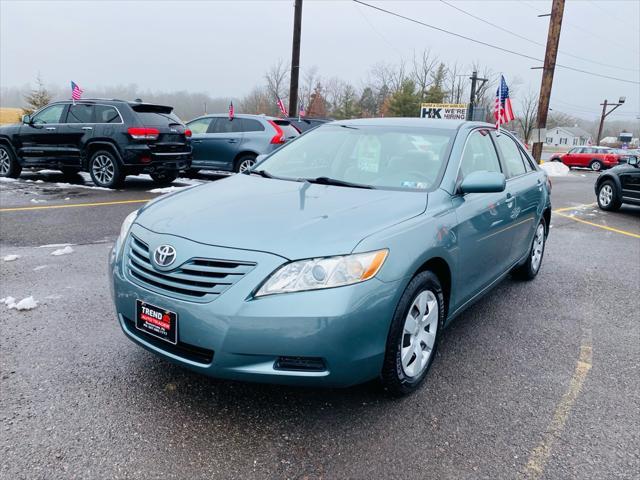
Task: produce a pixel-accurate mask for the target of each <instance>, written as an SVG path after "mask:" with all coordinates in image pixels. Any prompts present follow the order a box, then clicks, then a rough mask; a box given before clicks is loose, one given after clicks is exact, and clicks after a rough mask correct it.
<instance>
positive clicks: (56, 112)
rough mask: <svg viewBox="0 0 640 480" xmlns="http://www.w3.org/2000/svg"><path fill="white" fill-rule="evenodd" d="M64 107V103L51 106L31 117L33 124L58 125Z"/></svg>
mask: <svg viewBox="0 0 640 480" xmlns="http://www.w3.org/2000/svg"><path fill="white" fill-rule="evenodd" d="M65 107H66V105H65V104H64V103H59V104H57V105H51V106H50V107H47V108H45V109H44V110H42V111H41V112H40V113H38V114H37V115H36V116H35V117H33V123H35V124H44V123H60V117H62V112H64V109H65Z"/></svg>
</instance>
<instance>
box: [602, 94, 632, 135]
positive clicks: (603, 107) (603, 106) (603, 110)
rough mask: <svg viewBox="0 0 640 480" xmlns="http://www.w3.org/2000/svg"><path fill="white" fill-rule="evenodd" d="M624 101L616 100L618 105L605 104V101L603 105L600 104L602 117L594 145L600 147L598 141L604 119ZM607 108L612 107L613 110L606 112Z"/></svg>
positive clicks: (623, 99) (624, 98) (623, 98)
mask: <svg viewBox="0 0 640 480" xmlns="http://www.w3.org/2000/svg"><path fill="white" fill-rule="evenodd" d="M625 100H626V97H620V100H618V103H609V102H607V100H605V101H604V103H601V104H600V105H602V115H601V116H600V127H599V128H598V139H597V140H596V145H600V140H601V139H602V129H603V128H604V119H605V118H607V117H608V116H609V114H610V113H611V112H613V111H614V110H615V109H616V108H618V107H619V106H620V105H622V104H623V103H624V101H625ZM607 107H613V108H612V109H611V110H609V111H608V112H607Z"/></svg>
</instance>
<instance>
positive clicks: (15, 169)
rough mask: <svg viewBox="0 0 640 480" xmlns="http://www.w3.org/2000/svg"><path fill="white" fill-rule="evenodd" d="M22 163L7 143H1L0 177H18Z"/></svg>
mask: <svg viewBox="0 0 640 480" xmlns="http://www.w3.org/2000/svg"><path fill="white" fill-rule="evenodd" d="M20 173H22V165H20V163H19V162H18V159H17V158H16V156H15V155H14V154H13V152H12V151H11V149H10V148H9V147H7V146H6V145H0V177H8V178H18V177H19V176H20Z"/></svg>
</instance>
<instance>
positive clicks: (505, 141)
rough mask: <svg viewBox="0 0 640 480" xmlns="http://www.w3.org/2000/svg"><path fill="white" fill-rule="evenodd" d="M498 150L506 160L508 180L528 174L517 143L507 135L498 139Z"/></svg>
mask: <svg viewBox="0 0 640 480" xmlns="http://www.w3.org/2000/svg"><path fill="white" fill-rule="evenodd" d="M496 143H497V144H498V148H499V149H500V152H501V153H502V158H504V163H505V168H506V170H507V178H511V177H517V176H518V175H522V174H523V173H525V172H526V169H525V166H524V162H523V160H522V155H521V154H520V149H519V148H518V145H516V142H514V141H513V140H512V139H511V138H509V137H507V136H506V135H500V136H499V137H497V138H496Z"/></svg>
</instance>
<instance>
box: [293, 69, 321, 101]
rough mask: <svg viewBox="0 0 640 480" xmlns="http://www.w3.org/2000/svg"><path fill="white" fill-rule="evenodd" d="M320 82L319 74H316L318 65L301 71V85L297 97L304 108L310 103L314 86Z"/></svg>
mask: <svg viewBox="0 0 640 480" xmlns="http://www.w3.org/2000/svg"><path fill="white" fill-rule="evenodd" d="M318 83H320V76H319V75H318V67H317V66H315V65H314V66H312V67H310V68H308V69H305V70H303V71H302V86H301V87H300V92H299V94H298V98H299V99H300V101H301V102H303V104H304V106H305V108H308V107H309V104H310V103H311V95H312V94H313V91H314V89H315V87H316V86H317V85H318Z"/></svg>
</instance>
